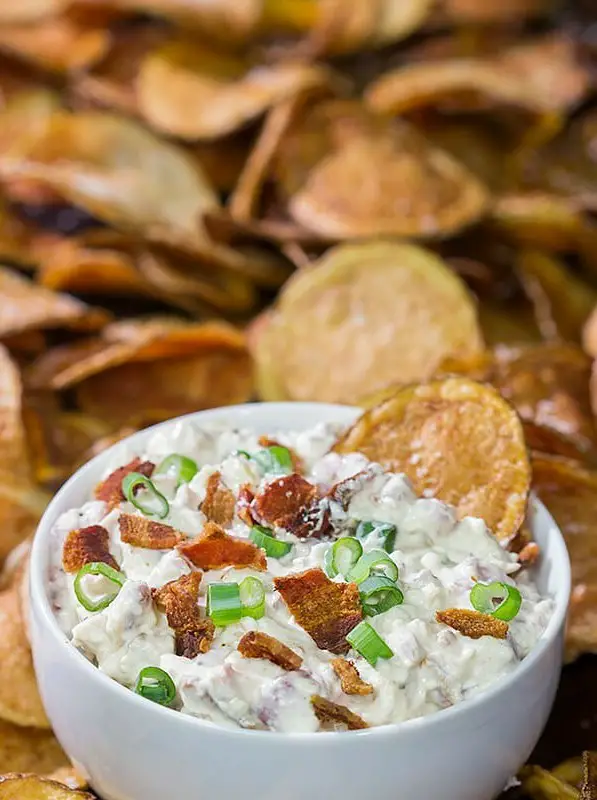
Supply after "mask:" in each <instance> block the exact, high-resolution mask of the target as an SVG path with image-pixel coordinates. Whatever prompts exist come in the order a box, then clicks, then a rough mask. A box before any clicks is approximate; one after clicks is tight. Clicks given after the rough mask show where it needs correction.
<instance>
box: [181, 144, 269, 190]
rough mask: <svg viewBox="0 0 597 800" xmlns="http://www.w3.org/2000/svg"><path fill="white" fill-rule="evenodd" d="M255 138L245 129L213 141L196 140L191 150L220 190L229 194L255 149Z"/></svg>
mask: <svg viewBox="0 0 597 800" xmlns="http://www.w3.org/2000/svg"><path fill="white" fill-rule="evenodd" d="M253 138H254V137H253V136H251V135H250V132H249V131H248V130H244V131H240V132H239V133H235V134H232V135H231V136H225V137H223V138H219V139H217V140H216V141H213V142H196V143H195V144H193V145H192V146H191V152H192V153H193V155H194V156H195V158H197V160H198V161H199V163H200V164H201V167H202V168H203V171H204V172H205V174H206V175H207V177H208V179H209V180H210V182H211V184H212V186H213V187H214V188H215V189H216V190H217V191H218V192H220V193H222V194H229V193H230V192H232V190H233V189H234V188H235V186H236V184H237V183H238V179H239V177H240V175H241V173H242V171H243V169H244V167H245V162H246V161H247V159H248V158H249V155H250V153H251V152H252V151H253Z"/></svg>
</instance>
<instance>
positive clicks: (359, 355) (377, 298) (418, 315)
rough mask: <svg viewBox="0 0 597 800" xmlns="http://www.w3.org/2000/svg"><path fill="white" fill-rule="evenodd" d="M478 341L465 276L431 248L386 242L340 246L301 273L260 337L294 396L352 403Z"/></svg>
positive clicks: (264, 353) (262, 357)
mask: <svg viewBox="0 0 597 800" xmlns="http://www.w3.org/2000/svg"><path fill="white" fill-rule="evenodd" d="M413 342H415V343H416V346H413ZM481 348H482V345H481V336H480V332H479V328H478V325H477V320H476V314H475V307H474V304H473V303H472V301H471V299H470V297H469V295H468V293H467V290H466V287H465V286H464V284H463V283H462V282H461V281H460V279H459V278H458V277H457V276H456V275H454V273H453V272H452V271H451V270H449V269H448V268H447V267H446V266H445V265H444V264H443V262H442V261H441V260H440V259H439V258H437V257H436V256H434V255H433V254H432V253H430V252H428V251H426V250H423V249H421V248H418V247H415V246H413V245H408V244H400V243H397V242H396V243H393V242H384V241H380V242H364V243H362V244H353V245H342V246H339V247H337V248H335V249H334V250H332V251H330V252H329V253H327V254H326V255H325V256H324V257H323V258H322V259H320V260H319V261H318V262H315V264H314V265H313V267H309V268H306V269H304V270H301V271H300V272H298V273H296V274H295V275H294V276H293V278H292V279H291V280H290V281H289V282H288V283H287V284H286V285H285V287H284V288H283V290H282V293H281V295H280V297H279V299H278V303H277V308H276V311H275V314H274V316H273V318H271V319H270V321H269V324H268V325H267V332H266V334H265V335H262V336H259V338H258V342H257V361H258V363H260V364H261V368H260V372H261V371H262V368H263V365H264V364H266V363H269V364H270V365H271V367H272V369H273V370H274V372H275V379H274V382H275V383H276V384H279V385H280V386H281V387H283V388H282V392H281V393H282V396H285V397H287V398H288V399H293V400H327V401H331V402H334V401H337V402H351V401H354V400H358V398H359V397H362V396H363V395H364V394H366V393H371V392H374V391H376V390H378V389H381V388H383V387H385V386H389V385H391V384H392V383H396V382H405V383H407V382H410V381H416V380H422V379H425V378H427V377H429V376H430V375H432V374H433V372H434V371H435V369H436V367H437V366H438V364H439V363H441V362H442V361H443V359H444V358H446V357H447V356H450V355H463V356H466V355H472V354H474V353H476V352H478V351H479V350H480V349H481ZM263 388H264V387H263V386H262V389H263ZM265 397H266V399H270V394H266V396H265ZM271 399H274V398H273V397H271Z"/></svg>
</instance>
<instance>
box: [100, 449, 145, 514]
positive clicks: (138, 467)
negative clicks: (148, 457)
mask: <svg viewBox="0 0 597 800" xmlns="http://www.w3.org/2000/svg"><path fill="white" fill-rule="evenodd" d="M154 469H155V464H153V463H152V462H151V461H141V459H140V458H133V460H132V461H129V463H128V464H125V465H124V467H118V469H115V470H114V472H111V473H110V474H109V475H108V477H107V478H106V479H105V480H103V481H102V482H101V483H98V485H97V486H96V487H95V492H94V494H95V499H96V500H103V502H104V503H107V504H108V506H109V507H110V508H116V506H117V505H119V504H120V503H122V502H123V501H124V500H125V499H126V498H125V496H124V494H123V493H122V480H123V478H125V477H126V476H127V475H128V474H129V473H131V472H140V473H141V475H145V477H146V478H150V477H151V475H152V473H153V471H154Z"/></svg>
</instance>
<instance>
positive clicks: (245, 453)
mask: <svg viewBox="0 0 597 800" xmlns="http://www.w3.org/2000/svg"><path fill="white" fill-rule="evenodd" d="M235 455H237V456H243V457H244V458H248V459H249V461H250V460H251V454H250V453H249V452H248V451H247V450H237V451H236V453H235Z"/></svg>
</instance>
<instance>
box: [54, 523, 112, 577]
mask: <svg viewBox="0 0 597 800" xmlns="http://www.w3.org/2000/svg"><path fill="white" fill-rule="evenodd" d="M94 562H102V563H103V564H107V565H108V566H109V567H112V569H120V567H119V566H118V564H117V563H116V560H115V558H114V556H113V555H112V554H111V553H110V534H109V533H108V531H107V530H106V529H105V528H104V527H102V526H101V525H89V526H88V527H86V528H77V529H75V530H73V531H70V533H69V534H68V536H67V537H66V539H65V541H64V547H63V550H62V566H63V568H64V571H65V572H68V573H70V574H73V573H76V572H78V571H79V570H80V569H82V568H83V567H84V566H85V565H86V564H93V563H94Z"/></svg>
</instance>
